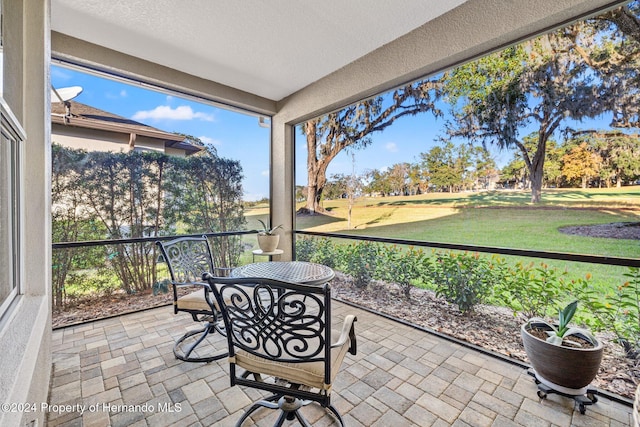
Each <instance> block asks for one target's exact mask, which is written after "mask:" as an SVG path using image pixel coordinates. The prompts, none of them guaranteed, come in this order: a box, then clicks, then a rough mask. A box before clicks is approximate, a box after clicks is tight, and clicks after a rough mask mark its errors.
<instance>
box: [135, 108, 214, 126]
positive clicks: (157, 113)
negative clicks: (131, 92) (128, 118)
mask: <svg viewBox="0 0 640 427" xmlns="http://www.w3.org/2000/svg"><path fill="white" fill-rule="evenodd" d="M132 119H133V120H145V119H152V120H163V119H164V120H203V121H205V122H212V121H213V114H206V113H200V112H196V111H193V110H192V109H191V107H189V106H188V105H181V106H180V107H176V108H171V107H169V106H168V105H159V106H157V107H156V108H154V109H153V110H147V111H138V112H136V113H135V114H134V115H133V117H132Z"/></svg>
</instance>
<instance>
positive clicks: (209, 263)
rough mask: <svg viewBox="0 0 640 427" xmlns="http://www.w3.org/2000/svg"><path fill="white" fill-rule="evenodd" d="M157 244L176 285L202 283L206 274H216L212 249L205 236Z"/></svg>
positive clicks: (181, 238) (180, 238) (182, 238)
mask: <svg viewBox="0 0 640 427" xmlns="http://www.w3.org/2000/svg"><path fill="white" fill-rule="evenodd" d="M157 244H158V246H159V247H160V252H161V253H162V257H163V259H164V261H165V262H166V263H167V266H168V268H169V275H170V276H171V281H172V282H173V283H174V284H176V285H182V284H192V283H201V282H202V275H203V274H204V273H213V272H214V266H213V258H212V255H211V247H210V246H209V241H208V240H207V238H206V237H205V236H202V237H179V238H177V239H174V240H170V241H167V242H162V241H158V242H157Z"/></svg>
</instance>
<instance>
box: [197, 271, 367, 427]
mask: <svg viewBox="0 0 640 427" xmlns="http://www.w3.org/2000/svg"><path fill="white" fill-rule="evenodd" d="M204 278H205V279H206V280H207V281H208V282H209V285H210V286H211V289H212V291H213V294H214V295H215V297H216V301H217V303H218V305H219V306H220V308H221V312H222V318H223V320H224V323H225V327H226V331H227V341H228V344H229V371H230V377H231V385H236V384H239V385H244V386H248V387H253V388H258V389H262V390H266V391H269V392H271V393H273V394H272V395H270V396H269V397H266V398H265V399H263V400H260V401H258V402H255V403H254V404H253V405H252V406H251V407H250V408H249V409H248V410H247V411H246V412H245V414H244V415H243V416H242V417H241V418H240V419H239V420H238V422H237V423H236V427H239V426H241V425H242V424H243V423H244V421H245V420H246V419H247V418H248V417H249V416H251V414H252V413H254V412H255V411H256V410H257V409H259V408H261V407H265V408H270V409H279V410H280V411H281V413H280V414H279V416H278V419H277V421H276V423H275V426H281V425H282V424H283V423H284V421H285V420H293V419H297V420H298V421H299V422H300V424H302V425H303V426H309V425H310V424H309V423H308V421H307V420H306V419H305V418H304V417H303V416H302V414H301V413H300V412H299V409H300V408H301V407H303V406H305V405H307V404H309V403H311V402H317V403H319V404H320V405H322V406H323V407H325V408H327V409H329V410H330V411H331V413H332V414H333V416H334V417H335V418H336V419H337V420H338V422H339V423H340V425H342V426H344V422H343V420H342V417H341V416H340V413H339V412H338V411H337V409H336V408H335V407H334V406H333V405H331V389H332V385H333V382H334V380H335V378H336V375H337V374H338V371H339V369H340V366H341V364H342V361H343V359H344V357H345V356H346V353H347V352H348V351H349V352H350V353H351V354H354V355H355V354H356V337H355V331H354V322H355V321H356V318H355V316H353V315H348V316H346V318H345V319H344V322H343V325H342V331H341V332H340V335H339V337H338V339H337V340H336V341H335V342H334V341H332V332H331V290H330V285H329V284H324V285H321V286H316V285H301V284H295V283H288V282H280V281H275V280H270V279H259V278H245V279H230V278H219V277H213V276H211V275H205V277H204ZM237 368H242V369H243V370H244V371H245V372H238V369H237Z"/></svg>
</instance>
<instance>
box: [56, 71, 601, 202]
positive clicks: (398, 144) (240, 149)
mask: <svg viewBox="0 0 640 427" xmlns="http://www.w3.org/2000/svg"><path fill="white" fill-rule="evenodd" d="M51 81H52V84H53V86H54V87H55V88H56V89H59V88H62V87H68V86H81V87H82V88H83V91H82V93H81V94H80V95H79V96H78V97H77V98H75V101H78V102H81V103H83V104H87V105H90V106H92V107H95V108H99V109H101V110H105V111H108V112H110V113H114V114H118V115H120V116H123V117H127V118H130V119H133V120H136V121H139V122H142V123H144V124H147V125H149V126H153V127H156V128H158V129H161V130H164V131H167V132H179V133H183V134H188V135H193V136H196V137H198V138H200V139H202V140H203V141H204V142H205V143H209V144H213V145H214V146H215V147H216V149H217V150H218V154H219V155H220V156H221V157H225V158H229V159H234V160H239V161H240V163H241V165H242V167H243V171H244V181H243V188H244V198H245V200H259V199H261V198H263V197H269V134H270V131H269V129H267V128H263V127H260V126H259V125H258V118H257V117H256V116H253V115H248V114H242V113H238V112H235V111H229V110H226V109H223V108H218V107H215V106H213V105H210V104H204V103H198V102H195V101H192V100H189V99H185V98H181V97H178V96H168V95H167V94H165V93H160V92H155V91H152V90H150V89H147V88H145V87H142V86H140V85H128V84H125V83H122V82H119V81H114V80H110V79H105V78H101V77H97V76H95V75H91V74H86V73H81V72H79V71H76V70H72V69H68V68H62V67H58V66H52V68H51ZM606 122H607V120H606V119H605V118H601V119H599V120H597V121H591V122H589V123H582V124H575V125H576V126H578V127H582V128H585V127H593V128H603V127H606ZM443 127H444V119H442V118H441V119H438V120H436V119H435V118H434V117H433V116H432V115H431V114H430V113H425V114H420V115H417V116H412V117H403V118H401V119H399V120H398V121H397V122H396V123H394V124H393V125H392V126H390V127H388V128H387V129H385V130H384V131H383V132H379V133H376V134H373V135H372V140H373V142H372V144H371V145H370V146H369V147H367V148H365V149H362V150H356V151H355V165H354V164H353V161H352V156H351V154H350V153H349V152H342V153H341V154H340V155H338V157H337V158H336V159H335V160H334V161H333V162H332V163H331V165H330V166H329V169H328V172H327V175H328V176H329V177H330V176H331V175H333V174H338V173H340V174H351V173H352V170H353V169H354V166H355V172H356V174H361V173H363V172H365V171H366V170H370V169H380V170H382V169H384V168H387V167H391V166H392V165H394V164H396V163H401V162H417V161H418V159H419V157H420V153H425V152H427V151H429V150H430V149H431V148H432V147H433V146H434V145H437V144H438V142H436V141H437V138H438V136H439V135H441V134H442V129H443ZM491 152H492V155H493V157H494V159H495V161H496V163H497V165H498V167H502V166H504V165H506V164H507V163H508V162H509V161H510V160H511V159H512V157H513V152H512V151H500V150H498V149H495V148H492V149H491ZM306 183H307V177H306V141H305V138H304V136H303V135H301V134H300V133H299V132H298V133H296V184H297V185H306Z"/></svg>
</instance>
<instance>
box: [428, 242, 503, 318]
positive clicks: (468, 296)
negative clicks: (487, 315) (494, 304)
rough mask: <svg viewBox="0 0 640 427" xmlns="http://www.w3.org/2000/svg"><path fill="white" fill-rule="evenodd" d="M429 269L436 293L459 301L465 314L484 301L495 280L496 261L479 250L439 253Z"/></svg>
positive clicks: (452, 302) (447, 299)
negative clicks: (481, 255)
mask: <svg viewBox="0 0 640 427" xmlns="http://www.w3.org/2000/svg"><path fill="white" fill-rule="evenodd" d="M429 270H430V271H429V272H430V275H431V277H430V278H431V280H432V281H433V284H434V285H435V290H436V295H437V296H439V297H443V298H444V299H445V300H446V301H447V302H449V303H451V304H456V305H457V306H458V309H459V310H460V311H461V312H462V313H468V312H471V311H473V310H474V307H475V306H476V305H477V304H481V303H483V302H484V301H485V299H486V298H487V297H488V296H489V294H490V291H491V286H492V284H493V282H494V280H495V277H494V272H493V267H492V264H491V263H490V262H489V261H487V259H486V258H483V257H480V256H479V255H478V254H477V253H474V254H469V253H467V252H465V253H462V254H459V253H455V252H451V251H449V252H446V253H436V256H435V260H433V259H432V262H431V263H430V264H429Z"/></svg>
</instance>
